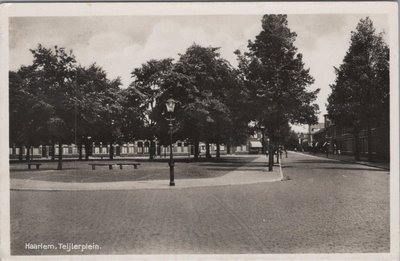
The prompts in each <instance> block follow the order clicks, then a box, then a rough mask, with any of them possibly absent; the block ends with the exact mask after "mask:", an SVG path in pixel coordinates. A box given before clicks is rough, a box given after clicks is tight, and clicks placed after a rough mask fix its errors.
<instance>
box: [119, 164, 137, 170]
mask: <svg viewBox="0 0 400 261" xmlns="http://www.w3.org/2000/svg"><path fill="white" fill-rule="evenodd" d="M116 165H119V169H122V166H123V165H127V166H133V168H134V169H137V168H138V167H137V166H139V165H140V163H116Z"/></svg>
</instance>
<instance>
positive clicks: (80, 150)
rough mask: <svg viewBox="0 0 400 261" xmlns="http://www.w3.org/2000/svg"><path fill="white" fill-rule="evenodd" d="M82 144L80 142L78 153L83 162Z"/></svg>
mask: <svg viewBox="0 0 400 261" xmlns="http://www.w3.org/2000/svg"><path fill="white" fill-rule="evenodd" d="M82 147H83V146H82V142H79V144H78V153H79V160H82V155H83V154H82Z"/></svg>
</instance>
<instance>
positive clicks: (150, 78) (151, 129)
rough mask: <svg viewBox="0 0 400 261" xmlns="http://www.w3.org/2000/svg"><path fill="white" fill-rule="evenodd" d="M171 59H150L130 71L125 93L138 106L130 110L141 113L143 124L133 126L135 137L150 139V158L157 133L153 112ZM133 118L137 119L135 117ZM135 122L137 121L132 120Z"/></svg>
mask: <svg viewBox="0 0 400 261" xmlns="http://www.w3.org/2000/svg"><path fill="white" fill-rule="evenodd" d="M172 61H173V60H172V59H170V58H167V59H162V60H154V59H153V60H150V61H148V62H146V63H144V64H142V66H141V67H139V68H136V69H134V70H133V72H132V78H133V82H132V84H131V85H130V86H129V88H128V91H127V92H126V94H127V95H128V99H129V100H131V101H135V102H134V103H133V104H132V105H134V106H139V107H138V108H133V107H132V106H130V108H131V110H132V111H136V110H137V109H139V111H140V112H141V113H142V114H143V116H144V117H143V118H142V120H143V124H141V125H139V126H141V127H142V128H138V127H139V126H135V128H134V130H135V131H136V135H134V136H136V138H143V139H146V140H149V141H150V150H149V152H150V153H149V157H150V159H151V160H152V159H153V158H154V155H155V152H156V151H155V149H156V148H155V138H156V137H157V136H158V133H159V125H158V124H157V120H158V118H159V117H158V114H157V113H154V110H155V107H156V102H157V98H158V97H159V96H160V95H161V94H162V91H163V90H162V85H163V84H164V81H165V77H166V76H167V75H168V74H169V73H170V71H171V70H172V66H173V63H172ZM134 119H137V118H136V117H135V118H134ZM134 121H135V123H136V124H137V121H136V120H134ZM132 130H133V129H132Z"/></svg>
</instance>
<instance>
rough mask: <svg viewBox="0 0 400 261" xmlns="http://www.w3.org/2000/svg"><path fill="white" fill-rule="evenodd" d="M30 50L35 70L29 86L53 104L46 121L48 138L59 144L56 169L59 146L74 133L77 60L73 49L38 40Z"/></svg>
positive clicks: (59, 157)
mask: <svg viewBox="0 0 400 261" xmlns="http://www.w3.org/2000/svg"><path fill="white" fill-rule="evenodd" d="M31 52H32V54H33V64H32V68H33V71H34V72H33V74H32V75H31V77H30V78H29V80H30V83H29V88H30V91H31V93H32V94H34V95H35V96H36V97H41V100H43V101H44V102H45V103H46V104H49V105H50V106H51V107H52V115H51V117H50V119H49V120H48V121H47V124H46V125H47V127H48V130H49V133H50V137H51V139H52V140H53V141H57V142H58V144H59V156H58V167H57V169H59V170H61V169H62V152H63V148H62V146H63V144H65V143H66V142H71V141H72V140H73V137H74V135H73V133H74V128H75V106H76V102H75V101H76V100H75V99H74V97H75V93H76V88H77V85H76V68H77V63H76V60H75V57H74V55H73V54H72V51H70V52H66V51H65V49H64V48H59V47H57V46H55V47H54V48H53V49H50V48H45V47H43V46H42V45H40V44H39V45H38V47H37V48H36V49H34V50H31Z"/></svg>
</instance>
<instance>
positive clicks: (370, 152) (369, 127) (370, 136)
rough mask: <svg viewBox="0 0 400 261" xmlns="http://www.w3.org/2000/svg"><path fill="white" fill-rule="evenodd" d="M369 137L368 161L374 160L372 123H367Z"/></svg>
mask: <svg viewBox="0 0 400 261" xmlns="http://www.w3.org/2000/svg"><path fill="white" fill-rule="evenodd" d="M367 139H368V161H370V162H372V160H373V157H372V131H371V124H370V123H369V122H368V123H367Z"/></svg>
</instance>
